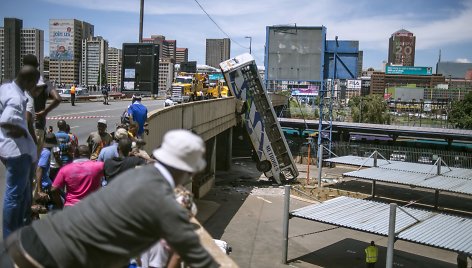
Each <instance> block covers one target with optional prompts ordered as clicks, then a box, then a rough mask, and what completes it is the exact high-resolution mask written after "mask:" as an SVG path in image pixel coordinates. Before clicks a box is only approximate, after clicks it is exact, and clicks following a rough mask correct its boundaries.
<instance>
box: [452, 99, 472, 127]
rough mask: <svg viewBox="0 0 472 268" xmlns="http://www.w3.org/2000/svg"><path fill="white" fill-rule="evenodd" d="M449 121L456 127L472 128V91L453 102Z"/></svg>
mask: <svg viewBox="0 0 472 268" xmlns="http://www.w3.org/2000/svg"><path fill="white" fill-rule="evenodd" d="M449 122H450V123H452V125H453V126H454V127H456V128H463V129H472V92H469V93H467V94H466V95H465V97H464V99H463V100H461V101H455V102H453V103H452V107H451V112H450V113H449Z"/></svg>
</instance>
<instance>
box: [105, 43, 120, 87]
mask: <svg viewBox="0 0 472 268" xmlns="http://www.w3.org/2000/svg"><path fill="white" fill-rule="evenodd" d="M121 57H122V52H121V49H119V48H114V47H109V48H108V69H107V72H108V73H107V80H108V84H109V85H111V86H114V87H120V86H121V66H122V64H121Z"/></svg>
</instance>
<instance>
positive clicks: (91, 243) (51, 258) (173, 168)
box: [0, 130, 219, 268]
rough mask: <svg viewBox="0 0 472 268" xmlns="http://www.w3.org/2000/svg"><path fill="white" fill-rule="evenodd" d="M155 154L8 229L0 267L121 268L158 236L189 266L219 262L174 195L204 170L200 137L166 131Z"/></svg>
mask: <svg viewBox="0 0 472 268" xmlns="http://www.w3.org/2000/svg"><path fill="white" fill-rule="evenodd" d="M153 154H154V156H155V157H156V158H157V162H156V163H153V164H150V165H147V166H144V167H142V168H137V169H131V170H128V171H126V172H124V173H122V174H120V175H118V176H117V177H116V178H115V179H114V180H113V181H112V182H111V183H110V184H108V186H107V187H106V188H103V189H102V190H99V191H97V192H95V193H93V194H91V195H89V196H88V197H86V198H85V199H83V200H81V201H80V202H78V203H77V204H76V205H75V206H72V207H69V208H66V209H64V210H63V211H61V212H57V213H54V214H51V215H48V216H47V217H46V218H44V219H42V220H39V221H35V222H33V224H32V225H30V226H28V227H24V228H21V229H19V231H17V232H14V233H12V234H11V235H10V236H9V237H8V239H7V240H6V241H4V242H2V243H0V267H13V266H12V265H13V263H15V264H16V265H17V266H19V267H37V266H34V265H33V266H31V265H32V264H38V263H39V264H41V265H42V266H44V267H120V266H122V267H124V266H126V265H127V264H128V262H129V259H130V258H132V257H135V256H137V255H139V254H140V253H142V252H144V251H145V250H146V249H148V248H149V247H151V246H152V245H153V244H155V243H156V242H157V241H159V240H160V239H161V238H165V239H166V241H167V243H168V244H169V245H170V246H171V247H172V249H173V250H175V252H177V254H179V256H181V257H182V259H183V260H184V261H185V262H186V263H187V264H188V265H189V266H190V267H211V268H212V267H219V265H218V264H217V263H216V262H215V260H214V259H213V258H212V257H211V255H210V254H209V253H208V252H207V251H206V250H205V249H204V248H203V247H202V245H201V244H200V240H199V238H198V236H197V234H196V233H195V227H194V226H193V225H192V224H191V223H190V222H189V215H188V211H186V209H184V208H183V207H182V206H181V205H179V204H178V202H177V201H176V199H175V196H174V188H175V186H178V185H182V184H184V183H186V182H187V181H189V180H190V179H191V177H192V176H193V175H194V174H195V173H197V172H200V171H202V170H203V169H204V168H205V159H204V154H205V143H204V142H203V140H202V139H201V138H200V137H199V136H197V135H195V134H193V133H191V132H190V131H187V130H171V131H169V132H167V133H166V134H165V136H164V139H163V143H162V146H161V147H160V148H159V149H157V150H155V151H154V153H153Z"/></svg>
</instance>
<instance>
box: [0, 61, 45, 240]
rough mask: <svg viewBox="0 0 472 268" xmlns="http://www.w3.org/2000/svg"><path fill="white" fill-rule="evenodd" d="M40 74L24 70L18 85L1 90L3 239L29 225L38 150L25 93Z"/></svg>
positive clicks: (19, 74)
mask: <svg viewBox="0 0 472 268" xmlns="http://www.w3.org/2000/svg"><path fill="white" fill-rule="evenodd" d="M38 80H39V71H38V70H37V69H35V68H34V67H32V66H24V67H23V68H22V69H21V70H20V72H19V73H18V76H17V77H16V79H15V81H13V82H11V83H8V84H4V85H2V86H1V87H0V128H1V131H0V159H1V161H2V163H3V164H4V165H5V171H6V172H5V173H6V174H5V181H6V186H5V195H4V201H3V238H4V239H5V238H6V237H7V236H8V235H9V234H10V233H11V232H13V231H15V230H16V229H18V228H20V227H21V226H23V225H25V224H26V223H27V222H29V218H30V216H31V215H30V214H31V210H30V208H31V192H32V191H31V182H30V178H31V175H32V172H33V162H35V161H36V160H37V150H36V145H35V144H34V141H33V138H32V137H31V135H30V134H29V132H28V127H27V126H26V118H25V114H26V103H27V102H28V101H27V98H26V96H25V91H29V90H31V89H33V88H34V87H35V86H36V83H37V82H38Z"/></svg>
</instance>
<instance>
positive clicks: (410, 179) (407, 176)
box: [343, 167, 472, 195]
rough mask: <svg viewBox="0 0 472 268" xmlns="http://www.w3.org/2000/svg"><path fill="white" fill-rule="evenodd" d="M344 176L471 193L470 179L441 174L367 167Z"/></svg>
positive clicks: (471, 181) (471, 182)
mask: <svg viewBox="0 0 472 268" xmlns="http://www.w3.org/2000/svg"><path fill="white" fill-rule="evenodd" d="M343 175H344V176H349V177H354V178H361V179H367V180H374V181H382V182H389V183H398V184H404V185H413V186H417V187H423V188H428V189H435V190H436V189H437V190H441V191H447V192H453V193H461V194H467V195H472V180H471V179H463V178H452V177H446V176H442V175H429V174H424V173H412V172H409V171H401V170H393V169H384V168H375V167H373V168H368V169H363V170H359V171H351V172H346V173H344V174H343Z"/></svg>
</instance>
